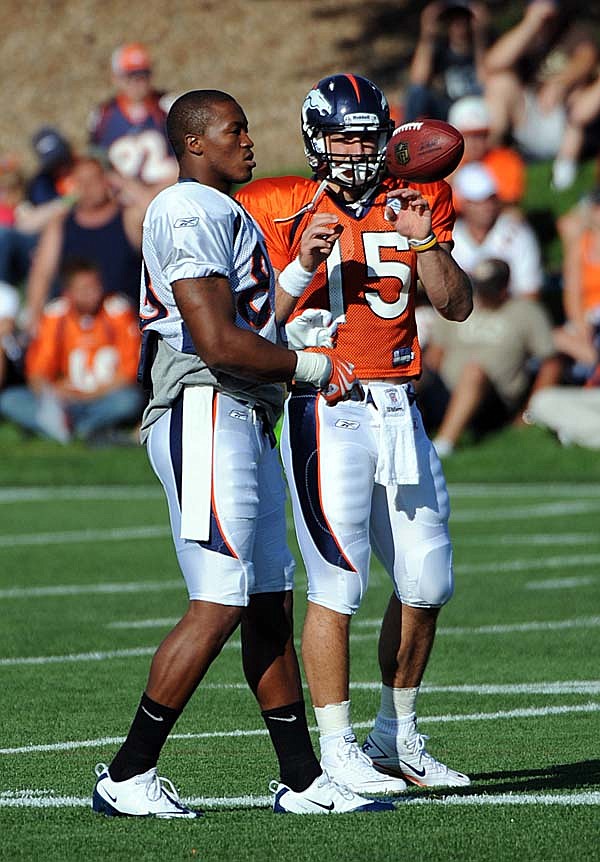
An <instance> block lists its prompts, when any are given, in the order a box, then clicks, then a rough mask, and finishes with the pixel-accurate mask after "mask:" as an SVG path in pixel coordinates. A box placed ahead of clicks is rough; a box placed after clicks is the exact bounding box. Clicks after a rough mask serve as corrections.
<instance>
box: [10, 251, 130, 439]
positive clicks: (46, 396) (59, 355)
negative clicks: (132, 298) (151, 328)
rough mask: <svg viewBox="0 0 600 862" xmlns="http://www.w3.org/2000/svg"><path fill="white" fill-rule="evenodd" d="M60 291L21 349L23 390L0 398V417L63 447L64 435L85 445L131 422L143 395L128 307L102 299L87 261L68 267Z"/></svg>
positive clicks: (109, 298) (120, 300) (120, 301)
mask: <svg viewBox="0 0 600 862" xmlns="http://www.w3.org/2000/svg"><path fill="white" fill-rule="evenodd" d="M63 285H64V287H63V291H62V296H60V297H59V298H58V299H56V300H54V301H53V302H51V303H50V304H49V305H48V306H47V308H46V309H45V312H44V314H43V316H42V318H41V320H40V326H39V330H38V334H37V336H36V338H35V339H34V341H33V342H32V343H31V344H30V345H29V348H28V349H27V353H26V357H25V374H26V380H27V385H24V386H14V387H9V388H7V389H5V390H3V391H2V392H1V393H0V415H2V416H4V417H5V418H7V419H9V420H11V421H13V422H15V423H16V424H17V425H21V426H22V427H24V428H27V429H29V430H30V431H33V432H34V433H36V434H41V435H43V436H46V437H50V438H52V439H55V440H58V441H59V442H62V443H65V442H67V441H68V440H69V439H70V438H71V435H73V436H75V437H77V438H80V439H83V440H90V439H93V438H94V435H97V434H98V433H99V432H101V431H103V432H104V431H106V430H107V429H111V428H115V427H116V426H117V425H119V424H121V423H125V422H131V423H132V424H133V423H135V422H136V421H137V420H138V419H139V417H140V414H141V410H142V407H143V396H142V393H141V390H140V389H139V387H138V386H137V384H136V374H137V365H138V358H139V350H140V336H139V329H138V325H137V317H136V314H135V312H134V310H133V309H132V308H131V306H130V305H129V303H128V302H127V301H126V300H125V299H123V298H122V297H119V296H116V295H112V296H105V295H104V290H103V287H102V281H101V278H100V272H99V270H98V269H97V268H96V267H95V265H94V264H93V263H91V262H89V261H85V260H73V261H71V262H70V263H69V265H68V266H66V267H65V270H64V273H63Z"/></svg>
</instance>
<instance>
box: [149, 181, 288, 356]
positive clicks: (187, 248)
mask: <svg viewBox="0 0 600 862" xmlns="http://www.w3.org/2000/svg"><path fill="white" fill-rule="evenodd" d="M142 254H143V258H144V261H143V267H142V282H141V293H140V323H141V328H142V330H143V331H145V330H146V329H153V330H156V331H157V332H158V333H159V334H160V336H161V337H162V338H163V339H164V340H165V341H166V342H167V343H168V345H169V346H170V347H172V348H173V349H174V350H177V351H180V352H182V353H188V354H189V353H191V354H193V353H196V350H195V347H194V345H193V343H192V339H191V337H190V334H189V331H188V328H187V326H186V325H185V322H184V321H183V319H182V317H181V314H180V313H179V309H178V307H177V304H176V303H175V299H174V297H173V290H172V288H171V284H172V282H174V281H177V280H178V279H181V278H205V277H207V276H211V275H222V276H225V277H226V278H227V279H228V280H229V283H230V285H231V292H232V295H233V300H234V304H235V311H236V321H235V322H236V326H239V327H240V328H241V329H250V330H252V331H253V332H255V333H256V334H257V335H261V336H262V337H263V338H267V339H268V340H269V341H273V342H274V341H275V340H276V324H275V279H274V277H273V268H272V266H271V263H270V261H269V256H268V253H267V250H266V246H265V241H264V238H263V236H262V233H261V231H260V229H259V227H258V226H257V224H256V222H255V221H254V219H253V218H252V217H251V216H250V215H249V214H248V213H247V212H246V210H245V209H244V208H243V207H242V206H241V204H239V203H237V201H235V200H234V199H233V198H231V197H229V195H226V194H223V193H222V192H220V191H217V190H216V189H213V188H211V187H210V186H205V185H202V184H201V183H199V182H196V181H195V180H182V181H180V182H178V183H176V184H175V185H173V186H169V187H168V188H166V189H164V190H163V191H162V192H160V193H159V194H158V195H157V196H156V197H155V198H154V200H153V201H152V202H151V204H150V206H149V207H148V210H147V212H146V216H145V218H144V230H143V240H142Z"/></svg>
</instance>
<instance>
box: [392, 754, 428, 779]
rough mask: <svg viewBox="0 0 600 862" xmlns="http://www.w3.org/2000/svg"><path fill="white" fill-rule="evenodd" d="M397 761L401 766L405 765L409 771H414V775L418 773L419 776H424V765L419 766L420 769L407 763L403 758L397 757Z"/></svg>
mask: <svg viewBox="0 0 600 862" xmlns="http://www.w3.org/2000/svg"><path fill="white" fill-rule="evenodd" d="M398 763H401V764H402V765H403V766H406V767H407V769H410V771H411V772H414V774H415V775H418V776H419V778H425V767H424V766H423V767H421V769H417V768H416V767H415V766H411V765H410V763H407V762H406V761H405V760H400V758H398Z"/></svg>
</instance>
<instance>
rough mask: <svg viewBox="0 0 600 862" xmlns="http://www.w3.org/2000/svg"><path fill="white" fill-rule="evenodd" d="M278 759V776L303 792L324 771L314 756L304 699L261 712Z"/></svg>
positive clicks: (291, 787)
mask: <svg viewBox="0 0 600 862" xmlns="http://www.w3.org/2000/svg"><path fill="white" fill-rule="evenodd" d="M262 717H263V719H264V722H265V724H266V725H267V730H268V731H269V735H270V737H271V742H272V743H273V748H274V749H275V753H276V754H277V759H278V760H279V776H280V777H279V780H280V781H281V783H282V784H287V786H288V787H289V788H290V789H291V790H295V791H296V792H301V791H302V790H306V788H307V787H308V786H309V784H312V783H313V781H314V780H315V778H316V777H317V776H318V775H320V774H321V772H322V771H323V770H322V769H321V767H320V765H319V761H318V760H317V758H316V756H315V752H314V749H313V747H312V742H311V739H310V735H309V732H308V726H307V724H306V712H305V709H304V703H303V701H301V700H299V701H297V702H296V703H291V704H289V705H288V706H279V707H277V709H267V710H266V711H265V712H263V713H262Z"/></svg>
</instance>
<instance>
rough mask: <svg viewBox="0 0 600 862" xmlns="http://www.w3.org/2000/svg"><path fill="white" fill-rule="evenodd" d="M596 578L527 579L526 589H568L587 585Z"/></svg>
mask: <svg viewBox="0 0 600 862" xmlns="http://www.w3.org/2000/svg"><path fill="white" fill-rule="evenodd" d="M596 580H597V579H596V578H554V579H553V580H547V581H528V582H527V583H526V584H525V589H526V590H570V589H573V588H574V587H588V586H589V585H590V584H593V583H594V582H595V581H596Z"/></svg>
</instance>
